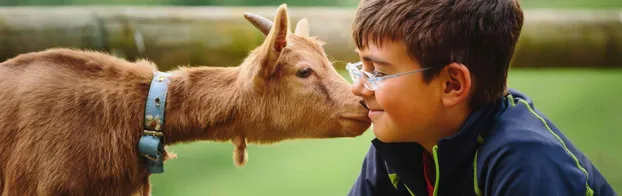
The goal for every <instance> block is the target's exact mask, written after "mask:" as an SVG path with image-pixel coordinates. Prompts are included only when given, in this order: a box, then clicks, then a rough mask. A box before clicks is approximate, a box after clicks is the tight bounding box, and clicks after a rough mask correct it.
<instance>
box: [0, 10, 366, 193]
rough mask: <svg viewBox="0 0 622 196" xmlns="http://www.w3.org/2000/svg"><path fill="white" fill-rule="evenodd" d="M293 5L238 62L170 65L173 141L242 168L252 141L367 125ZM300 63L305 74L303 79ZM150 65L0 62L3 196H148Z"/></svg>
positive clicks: (53, 56)
mask: <svg viewBox="0 0 622 196" xmlns="http://www.w3.org/2000/svg"><path fill="white" fill-rule="evenodd" d="M286 11H287V9H286V6H285V5H282V6H281V7H279V10H278V11H277V15H276V17H275V22H274V24H272V23H269V24H268V26H265V24H264V26H263V27H265V28H267V29H270V31H269V33H268V34H267V36H266V40H265V42H264V43H263V44H262V45H261V46H259V47H258V48H256V49H254V50H253V51H251V52H250V53H249V56H248V57H247V58H246V59H245V60H244V62H243V63H242V64H241V65H240V66H239V67H233V68H222V67H203V66H196V67H181V68H179V69H176V70H173V71H171V72H170V73H171V74H172V76H171V77H170V78H171V83H170V86H169V92H168V97H167V103H166V119H165V121H164V122H165V124H164V128H163V133H164V136H165V139H166V140H165V141H166V144H167V145H171V144H176V143H181V142H192V141H200V140H203V141H205V140H209V141H219V142H228V141H231V142H232V143H233V144H234V146H235V149H234V160H235V163H236V165H238V166H243V165H244V164H245V163H246V160H247V156H248V155H247V153H246V142H247V141H248V142H250V143H257V144H266V143H274V142H279V141H282V140H286V139H300V138H335V137H355V136H358V135H360V134H362V133H363V132H364V131H365V130H366V129H367V128H368V127H369V126H370V122H369V119H368V118H367V109H366V108H365V107H364V106H363V105H362V104H360V100H359V99H357V98H356V97H355V96H354V95H352V94H351V93H350V92H349V89H348V88H349V85H348V83H347V82H346V81H345V80H344V79H343V78H342V77H341V76H339V75H338V74H337V72H336V71H335V69H334V68H333V67H332V66H331V63H330V61H329V60H328V58H327V57H326V54H325V53H324V51H323V49H322V47H321V43H320V42H319V41H318V40H316V39H315V38H311V37H308V36H307V35H308V26H307V24H306V23H307V22H306V20H303V21H301V22H299V23H298V27H297V29H296V33H295V34H292V33H290V32H289V30H288V23H289V21H288V17H287V12H286ZM305 67H307V68H310V69H311V70H312V71H311V73H310V76H309V77H306V78H305V77H300V75H305V74H300V72H299V70H301V69H303V68H305ZM154 70H157V67H156V66H155V65H154V64H153V63H151V62H149V61H147V60H139V61H137V62H128V61H125V60H123V59H119V58H116V57H113V56H110V55H107V54H105V53H101V52H96V51H84V50H72V49H49V50H46V51H41V52H32V53H27V54H22V55H19V56H17V57H14V58H12V59H9V60H7V61H5V62H3V63H1V64H0V77H2V79H0V108H2V110H3V111H2V112H0V193H1V195H2V196H8V195H10V196H13V195H41V196H47V195H115V196H117V195H149V194H150V192H151V190H150V189H151V188H150V183H149V174H148V172H147V170H146V166H145V162H144V158H141V157H139V156H138V149H137V146H138V141H139V138H140V137H141V135H142V131H143V123H144V107H145V100H146V97H147V94H148V91H149V87H150V83H151V80H152V77H153V74H154ZM302 73H304V72H302ZM297 75H298V76H297ZM164 156H165V157H166V159H169V158H170V157H171V156H172V155H171V154H170V153H166V152H165V155H164ZM167 171H168V172H175V171H173V170H167Z"/></svg>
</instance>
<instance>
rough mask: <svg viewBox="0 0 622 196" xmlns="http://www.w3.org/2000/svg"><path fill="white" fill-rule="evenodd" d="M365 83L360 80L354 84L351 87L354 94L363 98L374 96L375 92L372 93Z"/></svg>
mask: <svg viewBox="0 0 622 196" xmlns="http://www.w3.org/2000/svg"><path fill="white" fill-rule="evenodd" d="M363 82H364V81H363V80H362V79H359V80H357V81H355V82H354V83H352V86H351V87H350V88H351V89H350V90H351V91H352V94H354V95H356V96H359V97H363V98H364V97H371V96H374V91H370V90H369V89H367V88H365V86H364V84H363Z"/></svg>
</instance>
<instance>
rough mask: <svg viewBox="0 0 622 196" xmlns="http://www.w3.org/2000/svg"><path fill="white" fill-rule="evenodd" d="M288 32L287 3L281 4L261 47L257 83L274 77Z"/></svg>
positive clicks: (285, 44)
mask: <svg viewBox="0 0 622 196" xmlns="http://www.w3.org/2000/svg"><path fill="white" fill-rule="evenodd" d="M288 33H289V18H288V15H287V5H286V4H281V6H279V9H278V10H277V13H276V16H275V18H274V25H272V28H271V29H270V31H269V33H268V35H267V36H266V39H265V40H264V42H263V44H262V45H261V47H260V49H259V53H258V56H257V57H258V58H259V61H258V63H259V68H258V69H257V70H258V72H257V73H256V77H255V82H256V83H263V82H264V80H266V79H268V78H270V77H272V76H273V74H274V73H275V71H276V69H277V64H278V61H279V57H281V53H282V52H283V49H284V48H285V46H287V34H288Z"/></svg>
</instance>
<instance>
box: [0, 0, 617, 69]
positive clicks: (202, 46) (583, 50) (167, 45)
mask: <svg viewBox="0 0 622 196" xmlns="http://www.w3.org/2000/svg"><path fill="white" fill-rule="evenodd" d="M275 10H276V7H126V6H124V7H98V6H96V7H92V6H88V7H73V6H71V7H4V8H0V60H5V59H7V58H11V57H14V56H15V55H18V54H20V53H25V52H31V51H38V50H44V49H47V48H51V47H72V48H88V49H93V50H101V51H107V52H110V53H112V54H114V55H117V56H120V57H125V58H127V59H130V60H133V59H136V58H148V59H150V60H152V61H154V62H156V63H157V64H158V65H159V66H161V67H162V69H164V70H166V69H170V68H172V67H174V66H176V65H188V64H190V65H209V66H236V65H238V63H240V61H241V60H242V59H243V58H244V56H245V55H246V54H247V53H248V51H249V50H250V49H252V48H254V47H256V46H258V45H259V44H260V43H261V42H262V40H263V38H264V36H263V34H261V33H260V32H259V31H258V30H257V29H255V27H253V26H252V25H251V24H250V23H248V22H247V21H246V20H245V19H244V17H243V16H242V14H243V13H244V12H252V13H256V14H259V15H262V16H264V17H267V18H269V19H272V17H273V16H274V12H275ZM353 13H354V9H353V8H321V7H320V8H318V7H313V8H303V7H290V8H289V14H290V17H291V19H292V20H291V21H290V24H291V25H295V23H296V22H297V21H298V20H299V19H301V18H302V17H306V18H308V19H309V23H310V27H311V34H312V35H313V36H318V37H319V38H320V39H322V40H324V41H326V42H327V44H326V45H325V49H326V51H327V53H328V54H329V56H330V57H331V59H336V60H342V61H355V60H357V56H356V54H355V53H354V44H353V43H352V41H351V39H350V37H349V32H350V23H351V21H352V18H353ZM525 17H526V18H525V25H524V27H523V29H524V30H523V32H522V36H521V39H520V42H519V46H518V51H517V54H516V58H515V60H514V62H513V66H514V67H622V63H621V62H622V10H597V11H593V10H525ZM342 65H343V64H339V65H338V66H342Z"/></svg>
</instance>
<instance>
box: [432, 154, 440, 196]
mask: <svg viewBox="0 0 622 196" xmlns="http://www.w3.org/2000/svg"><path fill="white" fill-rule="evenodd" d="M432 150H433V151H434V166H435V167H436V182H434V194H432V195H433V196H436V195H437V194H438V180H439V179H440V173H441V171H440V169H439V167H438V152H437V151H438V145H434V148H432Z"/></svg>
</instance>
